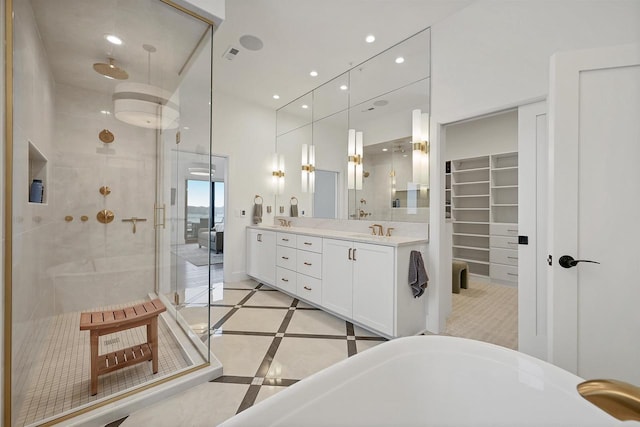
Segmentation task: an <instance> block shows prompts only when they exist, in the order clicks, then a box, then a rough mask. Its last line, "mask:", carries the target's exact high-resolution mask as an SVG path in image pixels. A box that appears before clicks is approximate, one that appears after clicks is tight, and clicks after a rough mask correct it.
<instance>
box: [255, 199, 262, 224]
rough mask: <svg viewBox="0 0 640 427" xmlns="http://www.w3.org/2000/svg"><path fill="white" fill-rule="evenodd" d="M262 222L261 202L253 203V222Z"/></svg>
mask: <svg viewBox="0 0 640 427" xmlns="http://www.w3.org/2000/svg"><path fill="white" fill-rule="evenodd" d="M261 222H262V203H254V204H253V223H254V224H260V223H261Z"/></svg>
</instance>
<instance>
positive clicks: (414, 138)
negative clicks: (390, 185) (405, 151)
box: [411, 110, 429, 189]
mask: <svg viewBox="0 0 640 427" xmlns="http://www.w3.org/2000/svg"><path fill="white" fill-rule="evenodd" d="M411 127H412V131H411V142H412V146H413V150H412V154H411V159H412V163H413V170H412V171H413V183H414V184H419V186H420V187H422V188H425V189H426V188H428V187H429V114H428V113H422V111H420V110H413V111H412V113H411Z"/></svg>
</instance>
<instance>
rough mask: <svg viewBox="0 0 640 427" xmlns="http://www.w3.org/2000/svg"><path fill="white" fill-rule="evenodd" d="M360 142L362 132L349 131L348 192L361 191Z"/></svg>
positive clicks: (361, 153) (361, 154) (361, 142)
mask: <svg viewBox="0 0 640 427" xmlns="http://www.w3.org/2000/svg"><path fill="white" fill-rule="evenodd" d="M362 140H363V135H362V132H356V130H355V129H349V134H348V141H347V142H348V143H347V149H348V153H347V154H348V162H347V188H348V189H349V190H353V189H355V190H362V161H363V151H362V145H363V141H362Z"/></svg>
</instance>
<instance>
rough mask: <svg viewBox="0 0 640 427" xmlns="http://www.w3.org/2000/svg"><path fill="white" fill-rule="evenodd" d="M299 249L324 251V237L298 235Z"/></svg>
mask: <svg viewBox="0 0 640 427" xmlns="http://www.w3.org/2000/svg"><path fill="white" fill-rule="evenodd" d="M298 249H302V250H305V251H312V252H318V253H320V252H322V237H312V236H303V235H301V234H299V235H298Z"/></svg>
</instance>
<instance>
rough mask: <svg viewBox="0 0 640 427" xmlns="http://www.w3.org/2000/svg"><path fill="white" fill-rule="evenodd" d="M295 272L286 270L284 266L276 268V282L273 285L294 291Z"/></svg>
mask: <svg viewBox="0 0 640 427" xmlns="http://www.w3.org/2000/svg"><path fill="white" fill-rule="evenodd" d="M297 275H298V274H297V273H296V272H295V271H291V270H287V269H286V268H282V267H278V269H277V270H276V283H275V286H276V287H278V288H280V289H282V290H284V291H287V292H290V293H292V294H295V293H296V278H297Z"/></svg>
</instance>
